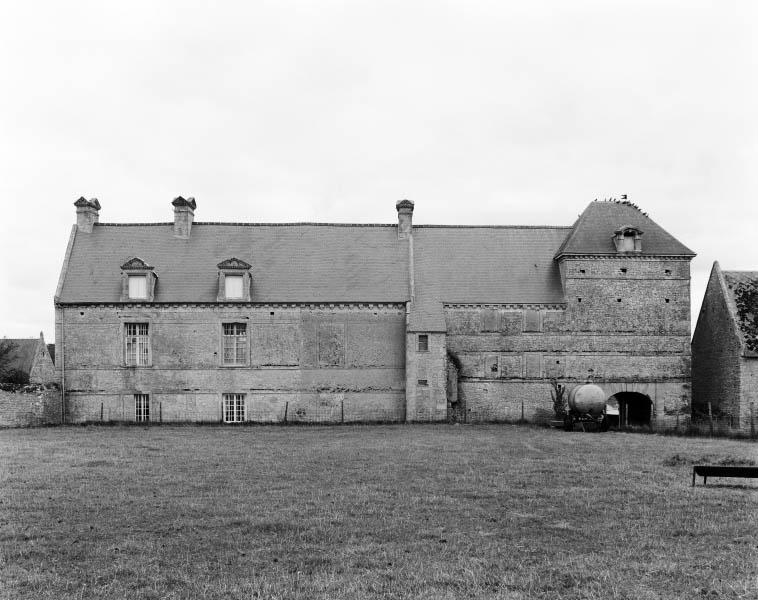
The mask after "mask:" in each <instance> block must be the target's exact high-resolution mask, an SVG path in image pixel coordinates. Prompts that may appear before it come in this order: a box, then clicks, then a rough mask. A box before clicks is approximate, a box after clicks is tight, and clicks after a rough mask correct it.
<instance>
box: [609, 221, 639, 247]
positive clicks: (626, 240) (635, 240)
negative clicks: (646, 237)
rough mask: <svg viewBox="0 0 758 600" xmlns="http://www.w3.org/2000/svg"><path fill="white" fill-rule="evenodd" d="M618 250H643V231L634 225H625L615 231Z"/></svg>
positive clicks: (615, 243) (614, 242)
mask: <svg viewBox="0 0 758 600" xmlns="http://www.w3.org/2000/svg"><path fill="white" fill-rule="evenodd" d="M613 233H614V235H613V244H614V246H616V252H642V231H640V230H639V229H638V228H637V227H635V226H633V225H624V226H623V227H619V228H618V229H617V230H616V231H614V232H613Z"/></svg>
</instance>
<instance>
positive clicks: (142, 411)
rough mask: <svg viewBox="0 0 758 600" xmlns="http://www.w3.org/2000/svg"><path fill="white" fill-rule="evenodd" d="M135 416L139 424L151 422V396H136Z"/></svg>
mask: <svg viewBox="0 0 758 600" xmlns="http://www.w3.org/2000/svg"><path fill="white" fill-rule="evenodd" d="M134 416H135V419H136V421H137V422H138V423H148V422H149V421H150V395H149V394H134Z"/></svg>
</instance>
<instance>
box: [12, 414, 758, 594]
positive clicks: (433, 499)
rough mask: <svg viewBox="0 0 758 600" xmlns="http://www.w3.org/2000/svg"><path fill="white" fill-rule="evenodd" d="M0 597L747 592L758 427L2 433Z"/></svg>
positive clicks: (756, 515)
mask: <svg viewBox="0 0 758 600" xmlns="http://www.w3.org/2000/svg"><path fill="white" fill-rule="evenodd" d="M0 452H2V457H3V458H2V463H1V464H0V476H1V479H2V487H1V488H0V518H1V519H2V521H1V522H0V590H2V592H1V593H2V597H3V598H39V599H53V598H55V599H66V598H272V599H273V598H302V599H306V598H308V599H310V598H330V599H332V598H334V599H361V598H429V599H432V598H434V599H437V598H443V599H444V598H502V599H509V600H515V599H520V598H551V599H552V598H560V599H575V598H598V599H599V598H628V599H635V600H637V599H647V598H650V599H652V598H758V484H757V483H756V482H755V480H713V485H711V484H709V485H708V487H702V485H699V486H698V487H696V488H694V489H693V488H691V487H690V484H691V467H690V465H691V464H692V463H693V462H699V461H700V460H701V459H702V458H705V459H706V460H708V461H722V462H723V463H724V464H729V461H732V463H731V464H735V462H734V461H737V462H740V461H742V462H743V463H744V461H751V460H755V459H756V458H758V446H757V445H756V444H755V443H751V442H745V441H733V440H708V439H686V438H676V437H663V436H657V435H639V434H623V433H607V434H598V433H580V432H575V433H565V432H563V431H554V430H547V429H537V428H530V427H518V426H508V425H499V426H447V425H439V426H436V425H435V426H429V425H427V426H403V425H395V426H354V427H350V426H344V427H291V428H287V427H240V428H233V427H229V428H222V427H208V428H203V427H170V426H163V427H152V428H144V427H108V428H104V427H80V428H76V427H66V428H57V429H39V430H14V431H10V430H5V431H1V432H0Z"/></svg>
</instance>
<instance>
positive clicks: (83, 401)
mask: <svg viewBox="0 0 758 600" xmlns="http://www.w3.org/2000/svg"><path fill="white" fill-rule="evenodd" d="M58 314H59V321H60V324H59V326H58V329H57V331H58V333H57V335H58V336H59V337H58V338H57V339H58V343H59V345H60V347H59V348H58V352H59V353H63V352H64V349H63V346H65V388H66V397H67V407H66V410H67V421H68V422H74V423H76V422H86V421H100V420H102V421H133V420H135V398H134V395H135V394H148V395H149V405H150V419H151V420H153V421H158V420H160V421H164V422H168V421H212V422H219V421H221V420H222V419H223V414H222V394H224V393H235V394H243V395H244V404H245V420H248V421H259V422H280V421H284V420H285V419H286V420H287V421H288V422H296V421H300V422H340V421H345V422H347V421H401V420H403V419H404V418H405V306H404V305H369V304H366V305H353V306H347V305H344V306H343V305H334V306H332V305H286V306H284V305H266V306H260V305H243V306H239V307H236V306H231V305H218V306H216V305H212V306H199V305H195V306H150V307H140V306H136V305H135V306H113V305H112V306H79V307H66V308H65V309H64V308H59V311H58ZM127 322H132V323H135V322H138V323H148V325H149V332H150V333H149V335H150V360H149V365H148V366H144V367H143V366H140V367H129V366H126V365H125V358H124V356H125V340H124V331H125V323H127ZM229 322H239V323H246V324H247V337H248V340H249V342H248V356H249V358H248V360H247V362H246V364H244V365H242V366H225V365H223V364H222V363H223V361H222V356H223V334H222V327H223V323H229ZM59 356H60V354H59ZM56 362H57V365H58V368H61V364H62V361H61V360H58V361H56Z"/></svg>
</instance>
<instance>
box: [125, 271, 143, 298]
mask: <svg viewBox="0 0 758 600" xmlns="http://www.w3.org/2000/svg"><path fill="white" fill-rule="evenodd" d="M129 298H134V299H135V300H145V299H147V277H146V276H145V275H129Z"/></svg>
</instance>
